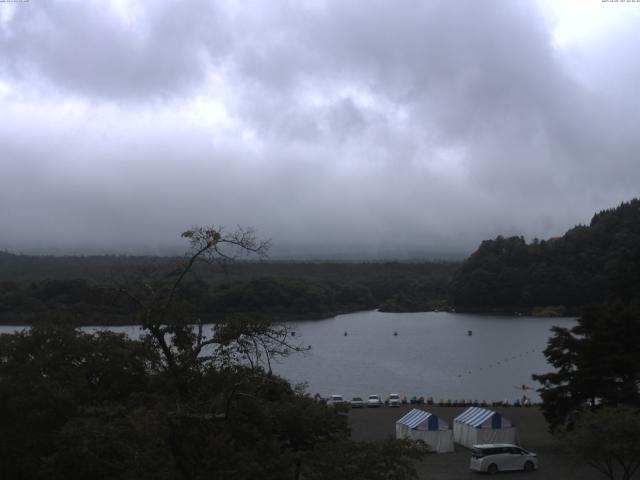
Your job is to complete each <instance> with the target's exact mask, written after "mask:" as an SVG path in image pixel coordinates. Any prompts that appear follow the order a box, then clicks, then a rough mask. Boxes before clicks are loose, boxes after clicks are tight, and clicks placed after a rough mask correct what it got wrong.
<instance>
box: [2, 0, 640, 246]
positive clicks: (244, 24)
mask: <svg viewBox="0 0 640 480" xmlns="http://www.w3.org/2000/svg"><path fill="white" fill-rule="evenodd" d="M639 51H640V3H638V2H633V3H631V2H629V3H620V2H618V3H613V2H602V1H601V0H576V1H570V0H564V1H561V0H557V1H555V2H553V1H552V0H549V1H548V2H547V1H545V0H539V1H534V0H531V1H518V0H492V1H483V2H479V1H475V0H474V1H450V0H443V1H424V0H420V1H417V0H416V1H409V0H407V1H404V0H393V1H378V0H367V1H345V0H336V1H319V0H318V1H301V0H296V1H268V2H265V1H263V0H256V1H250V0H249V1H245V0H243V1H229V2H225V1H212V2H203V1H200V0H199V1H160V0H157V1H156V0H154V1H136V0H124V1H113V2H107V1H90V0H82V1H73V0H70V1H54V0H30V1H28V2H23V3H9V2H4V1H0V119H1V127H0V167H1V168H0V249H9V250H11V251H18V252H36V251H47V250H49V251H56V252H67V253H70V252H71V253H73V252H100V251H104V252H133V251H145V252H151V253H153V252H158V251H164V250H163V249H165V248H167V247H171V246H180V245H181V243H180V239H179V234H180V232H182V231H183V230H184V229H186V228H187V227H189V226H191V225H194V224H215V225H228V226H231V227H232V226H234V225H236V224H240V225H245V226H246V225H251V226H254V227H255V228H256V229H257V230H258V232H259V234H260V236H262V237H268V238H271V239H272V240H273V243H274V245H275V250H274V254H275V255H276V256H281V255H287V254H291V255H303V256H304V255H307V254H309V255H310V254H329V255H336V256H338V255H341V254H347V255H351V254H354V255H355V254H356V253H361V254H362V255H373V256H375V255H383V256H397V257H399V258H405V257H407V256H416V255H417V256H419V255H425V256H430V255H432V256H437V255H442V254H452V255H466V254H468V253H470V252H471V251H473V250H474V249H475V247H476V246H477V245H478V243H479V242H480V241H481V240H483V239H486V238H493V237H495V236H496V235H498V234H503V235H524V236H525V237H527V238H533V237H539V238H546V237H550V236H556V235H560V234H562V233H564V231H566V230H567V229H568V228H570V227H572V226H574V225H575V224H578V223H588V222H589V220H590V218H591V216H592V214H593V213H594V212H596V211H598V210H601V209H603V208H609V207H613V206H616V205H617V204H619V203H620V202H621V201H624V200H630V199H631V198H633V197H635V196H639V195H640V155H639V152H640V108H638V106H639V103H640V89H639V88H638V85H640V61H638V52H639Z"/></svg>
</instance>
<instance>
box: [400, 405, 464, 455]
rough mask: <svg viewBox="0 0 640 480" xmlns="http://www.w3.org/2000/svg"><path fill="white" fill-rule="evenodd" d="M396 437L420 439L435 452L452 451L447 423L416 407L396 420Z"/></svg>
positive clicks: (451, 434) (451, 441) (450, 432)
mask: <svg viewBox="0 0 640 480" xmlns="http://www.w3.org/2000/svg"><path fill="white" fill-rule="evenodd" d="M396 438H407V439H409V440H422V441H423V442H424V443H426V444H427V445H428V446H429V448H430V449H431V450H432V451H434V452H437V453H446V452H453V431H452V430H451V427H450V426H449V424H448V423H447V422H445V421H444V420H442V419H441V418H439V417H438V416H436V415H434V414H433V413H430V412H425V411H424V410H419V409H417V408H414V409H413V410H411V411H410V412H409V413H407V414H406V415H405V416H404V417H402V418H401V419H400V420H398V421H397V422H396Z"/></svg>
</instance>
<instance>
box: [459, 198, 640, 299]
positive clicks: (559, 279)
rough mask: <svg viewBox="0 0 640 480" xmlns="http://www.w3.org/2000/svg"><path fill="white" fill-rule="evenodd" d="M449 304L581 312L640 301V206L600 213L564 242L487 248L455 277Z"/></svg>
mask: <svg viewBox="0 0 640 480" xmlns="http://www.w3.org/2000/svg"><path fill="white" fill-rule="evenodd" d="M451 297H452V303H453V305H454V306H455V307H456V308H457V309H459V310H463V309H480V310H503V311H508V310H511V311H513V310H518V311H531V310H532V309H533V308H534V307H537V306H549V305H562V306H564V307H567V308H568V310H569V311H576V310H577V309H579V308H580V307H581V306H584V305H587V304H592V303H600V302H603V301H611V300H613V299H618V300H621V301H623V302H629V301H631V299H633V298H640V200H638V199H634V200H632V201H630V202H628V203H623V204H621V205H620V206H619V207H617V208H615V209H611V210H605V211H602V212H600V213H598V214H596V215H595V216H594V217H593V219H592V221H591V224H590V225H589V226H588V227H585V226H577V227H575V228H573V229H571V230H569V231H568V232H567V233H566V234H565V235H564V236H563V237H561V238H553V239H549V240H547V241H544V240H543V241H537V240H534V241H533V242H532V243H530V244H527V243H526V242H525V241H524V239H523V238H522V237H511V238H503V237H498V238H496V239H495V240H488V241H484V242H482V244H481V245H480V247H479V248H478V250H476V252H474V253H473V254H472V255H471V256H470V257H469V258H468V259H467V260H466V261H465V262H464V263H463V264H462V266H461V267H460V268H459V269H458V271H457V272H456V273H455V275H454V278H453V281H452V283H451Z"/></svg>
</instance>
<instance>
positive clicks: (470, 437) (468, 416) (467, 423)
mask: <svg viewBox="0 0 640 480" xmlns="http://www.w3.org/2000/svg"><path fill="white" fill-rule="evenodd" d="M517 436H518V434H517V431H516V427H515V425H514V424H513V423H511V422H510V421H509V420H508V419H506V418H505V417H503V416H502V415H500V414H499V413H498V412H494V411H492V410H487V409H485V408H480V407H469V408H467V409H466V410H465V411H464V412H462V413H461V414H460V415H458V416H457V417H456V418H454V419H453V438H454V440H455V442H456V443H459V444H460V445H464V446H465V447H468V448H471V447H473V446H474V445H478V444H482V443H516V444H517Z"/></svg>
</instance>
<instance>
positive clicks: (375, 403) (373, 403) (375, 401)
mask: <svg viewBox="0 0 640 480" xmlns="http://www.w3.org/2000/svg"><path fill="white" fill-rule="evenodd" d="M381 406H382V400H380V397H379V396H378V395H369V399H368V400H367V407H381Z"/></svg>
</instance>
